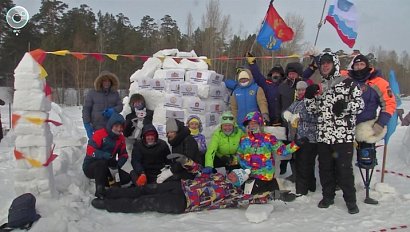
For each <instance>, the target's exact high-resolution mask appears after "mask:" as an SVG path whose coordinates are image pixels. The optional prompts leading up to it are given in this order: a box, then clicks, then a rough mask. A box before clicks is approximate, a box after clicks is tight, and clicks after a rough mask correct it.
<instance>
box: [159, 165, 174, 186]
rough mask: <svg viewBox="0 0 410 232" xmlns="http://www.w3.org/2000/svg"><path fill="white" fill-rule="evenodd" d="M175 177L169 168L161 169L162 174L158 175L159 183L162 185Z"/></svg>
mask: <svg viewBox="0 0 410 232" xmlns="http://www.w3.org/2000/svg"><path fill="white" fill-rule="evenodd" d="M172 175H173V173H172V172H171V169H170V168H169V167H165V168H163V169H161V173H160V174H158V176H157V183H158V184H161V183H163V182H164V181H165V180H166V179H168V178H170V177H171V176H172Z"/></svg>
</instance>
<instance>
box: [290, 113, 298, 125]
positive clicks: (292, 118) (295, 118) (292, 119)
mask: <svg viewBox="0 0 410 232" xmlns="http://www.w3.org/2000/svg"><path fill="white" fill-rule="evenodd" d="M299 119H300V115H299V114H292V116H290V119H289V122H290V124H291V126H292V127H293V128H297V127H298V123H299Z"/></svg>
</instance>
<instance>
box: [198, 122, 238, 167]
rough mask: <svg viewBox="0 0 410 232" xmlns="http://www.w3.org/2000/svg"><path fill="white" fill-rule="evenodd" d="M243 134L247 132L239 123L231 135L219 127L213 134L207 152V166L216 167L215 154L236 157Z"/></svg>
mask: <svg viewBox="0 0 410 232" xmlns="http://www.w3.org/2000/svg"><path fill="white" fill-rule="evenodd" d="M243 135H245V133H244V132H243V131H242V130H241V129H240V128H239V127H238V126H237V125H235V127H234V132H233V133H232V134H230V135H229V136H227V135H226V134H225V133H223V131H222V129H221V127H218V129H216V130H215V132H214V133H213V134H212V138H211V142H210V143H209V145H208V149H207V151H206V154H205V166H206V167H214V158H215V155H216V156H218V157H222V156H234V157H235V155H236V150H237V149H238V147H239V142H240V140H241V137H242V136H243Z"/></svg>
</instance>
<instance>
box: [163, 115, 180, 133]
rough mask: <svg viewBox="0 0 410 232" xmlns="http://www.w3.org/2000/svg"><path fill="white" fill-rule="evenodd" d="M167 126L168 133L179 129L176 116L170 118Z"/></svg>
mask: <svg viewBox="0 0 410 232" xmlns="http://www.w3.org/2000/svg"><path fill="white" fill-rule="evenodd" d="M165 127H166V132H167V133H168V132H171V131H175V132H177V131H178V125H177V122H176V120H175V118H168V119H167V122H166V124H165Z"/></svg>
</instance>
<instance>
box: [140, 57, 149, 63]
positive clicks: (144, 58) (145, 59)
mask: <svg viewBox="0 0 410 232" xmlns="http://www.w3.org/2000/svg"><path fill="white" fill-rule="evenodd" d="M139 58H140V59H141V60H142V61H143V62H145V61H147V60H148V58H149V56H139Z"/></svg>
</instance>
